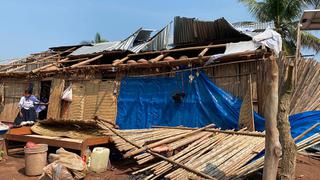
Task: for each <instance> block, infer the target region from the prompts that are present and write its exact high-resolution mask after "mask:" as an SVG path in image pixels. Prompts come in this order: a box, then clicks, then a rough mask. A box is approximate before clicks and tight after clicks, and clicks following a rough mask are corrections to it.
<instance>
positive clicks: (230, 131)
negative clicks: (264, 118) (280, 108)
mask: <svg viewBox="0 0 320 180" xmlns="http://www.w3.org/2000/svg"><path fill="white" fill-rule="evenodd" d="M152 127H154V128H166V129H181V130H195V129H197V128H188V127H170V126H152ZM203 131H208V132H218V133H225V134H239V135H248V136H258V137H265V134H264V133H262V132H240V131H232V130H220V129H212V128H211V129H209V128H208V129H205V130H203Z"/></svg>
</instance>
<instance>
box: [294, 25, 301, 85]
mask: <svg viewBox="0 0 320 180" xmlns="http://www.w3.org/2000/svg"><path fill="white" fill-rule="evenodd" d="M300 48H301V24H300V23H298V26H297V46H296V54H295V61H294V85H295V86H296V85H297V78H298V74H297V73H298V61H299V60H300Z"/></svg>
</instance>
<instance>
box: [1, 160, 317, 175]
mask: <svg viewBox="0 0 320 180" xmlns="http://www.w3.org/2000/svg"><path fill="white" fill-rule="evenodd" d="M112 164H113V170H108V171H106V172H104V173H100V174H96V173H89V174H88V175H87V177H86V178H85V179H86V180H125V179H130V176H129V172H130V171H132V169H131V168H132V167H130V166H129V165H126V162H112ZM319 171H320V159H319V158H316V157H312V156H306V155H298V157H297V168H296V179H298V180H299V179H306V180H318V179H319V177H320V176H319V173H320V172H319ZM0 179H1V180H2V179H3V180H25V179H26V180H32V179H34V180H36V179H39V176H37V177H28V176H26V175H25V174H24V158H23V155H18V156H14V157H13V156H9V157H8V159H7V160H6V161H1V162H0ZM258 179H259V178H258Z"/></svg>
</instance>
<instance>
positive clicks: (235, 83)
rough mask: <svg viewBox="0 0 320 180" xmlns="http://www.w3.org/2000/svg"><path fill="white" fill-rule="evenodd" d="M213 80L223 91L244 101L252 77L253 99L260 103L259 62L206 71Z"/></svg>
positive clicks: (230, 65) (219, 67)
mask: <svg viewBox="0 0 320 180" xmlns="http://www.w3.org/2000/svg"><path fill="white" fill-rule="evenodd" d="M205 71H206V73H207V75H208V76H209V77H210V78H211V80H212V81H213V82H214V83H215V84H216V85H217V86H219V87H220V88H222V89H223V90H225V91H227V92H229V93H231V94H232V95H234V96H237V97H239V98H240V99H242V98H243V97H244V95H245V93H246V90H247V88H248V86H247V85H248V83H247V82H248V80H249V77H250V76H251V82H252V98H253V101H254V102H257V101H258V96H257V94H258V92H257V91H258V90H259V88H257V78H256V73H257V62H256V61H252V62H246V63H238V64H229V65H222V66H216V67H212V68H209V69H206V70H205Z"/></svg>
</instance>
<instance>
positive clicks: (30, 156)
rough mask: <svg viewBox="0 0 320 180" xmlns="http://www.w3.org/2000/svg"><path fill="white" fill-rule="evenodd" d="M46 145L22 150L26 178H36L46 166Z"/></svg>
mask: <svg viewBox="0 0 320 180" xmlns="http://www.w3.org/2000/svg"><path fill="white" fill-rule="evenodd" d="M47 151H48V145H47V144H37V145H36V146H34V147H31V148H27V147H25V148H24V156H25V157H24V158H25V173H26V175H27V176H38V175H41V174H42V172H43V168H44V167H45V166H46V165H47Z"/></svg>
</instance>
